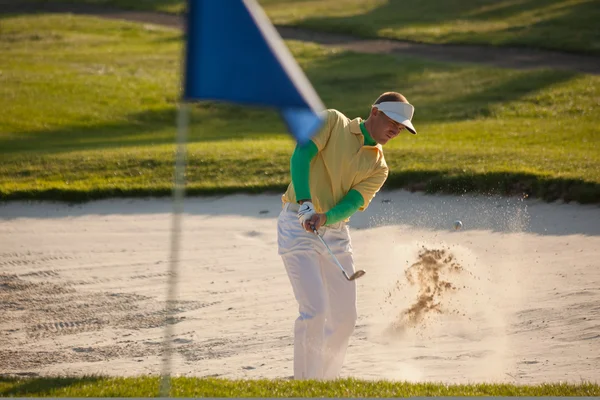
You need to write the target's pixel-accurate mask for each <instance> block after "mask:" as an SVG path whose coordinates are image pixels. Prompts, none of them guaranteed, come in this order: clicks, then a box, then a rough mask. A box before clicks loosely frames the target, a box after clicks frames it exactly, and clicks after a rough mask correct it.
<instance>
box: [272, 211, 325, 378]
mask: <svg viewBox="0 0 600 400" xmlns="http://www.w3.org/2000/svg"><path fill="white" fill-rule="evenodd" d="M277 225H278V226H277V236H278V238H277V240H278V245H279V254H280V255H281V258H282V260H283V263H284V265H285V269H286V271H287V274H288V277H289V279H290V283H291V284H292V289H293V291H294V296H295V297H296V301H297V302H298V309H299V314H300V315H299V316H298V318H297V319H296V322H295V324H294V378H295V379H322V378H323V345H324V343H323V342H324V335H325V333H324V331H325V315H326V308H327V295H326V291H325V286H324V283H323V277H322V273H321V270H322V267H321V259H322V256H321V255H320V254H319V253H318V252H317V250H316V248H315V243H316V242H317V241H318V239H317V238H316V237H314V235H312V234H310V233H308V232H306V231H305V230H304V229H302V227H301V226H300V224H299V223H298V220H297V218H296V216H295V214H292V213H288V212H286V211H283V212H282V213H281V215H280V216H279V220H278V224H277Z"/></svg>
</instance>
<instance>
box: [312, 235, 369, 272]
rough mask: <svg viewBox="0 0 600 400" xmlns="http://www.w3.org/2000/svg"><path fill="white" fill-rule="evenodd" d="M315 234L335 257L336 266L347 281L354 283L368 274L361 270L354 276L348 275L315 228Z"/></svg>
mask: <svg viewBox="0 0 600 400" xmlns="http://www.w3.org/2000/svg"><path fill="white" fill-rule="evenodd" d="M313 232H314V233H315V235H317V237H318V238H319V240H320V241H321V243H323V244H324V245H325V248H326V249H327V251H328V252H329V254H331V257H333V261H335V264H336V265H337V266H338V267H339V269H341V270H342V273H343V274H344V277H345V278H346V280H349V281H353V280H355V279H358V278H360V277H361V276H363V275H364V274H366V272H365V271H364V270H362V269H359V270H358V271H356V272H355V273H353V274H352V275H350V276H348V274H347V273H346V271H345V270H344V267H342V264H340V262H339V261H338V259H337V258H336V256H335V255H334V254H333V252H332V251H331V249H330V248H329V246H327V243H325V241H324V240H323V238H322V237H321V235H319V232H317V230H316V229H315V228H313Z"/></svg>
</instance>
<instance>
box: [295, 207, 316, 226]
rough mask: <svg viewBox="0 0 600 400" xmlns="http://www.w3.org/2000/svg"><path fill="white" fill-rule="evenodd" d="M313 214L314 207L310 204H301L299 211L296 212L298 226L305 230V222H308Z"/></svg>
mask: <svg viewBox="0 0 600 400" xmlns="http://www.w3.org/2000/svg"><path fill="white" fill-rule="evenodd" d="M315 213H316V211H315V206H314V205H313V203H312V202H310V201H304V202H302V205H300V209H299V210H298V220H300V225H302V227H303V228H304V229H306V225H305V222H307V221H309V220H310V219H311V218H312V216H313V215H315Z"/></svg>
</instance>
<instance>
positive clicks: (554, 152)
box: [0, 15, 600, 202]
mask: <svg viewBox="0 0 600 400" xmlns="http://www.w3.org/2000/svg"><path fill="white" fill-rule="evenodd" d="M1 22H2V24H0V51H1V52H2V54H3V57H2V58H0V71H1V74H0V109H2V111H3V112H2V114H1V115H0V156H1V159H2V163H1V164H0V196H1V197H2V198H3V199H18V198H48V199H64V200H81V199H92V198H100V197H106V196H114V195H167V194H169V193H170V188H171V185H172V175H173V154H174V144H173V142H174V137H175V115H176V103H177V99H178V93H179V92H178V85H179V83H180V82H179V79H180V78H179V74H180V66H179V63H180V57H181V38H180V33H179V32H178V31H175V30H169V29H163V28H160V27H156V26H152V25H144V24H136V23H127V22H117V21H106V20H101V19H97V18H92V17H75V16H68V15H38V16H17V17H3V19H2V21H1ZM288 45H289V46H290V48H291V50H292V51H293V54H294V55H295V56H296V58H297V60H298V61H299V62H300V64H301V66H302V67H303V68H304V69H305V70H306V73H307V75H308V76H309V78H310V79H311V81H312V82H313V84H314V86H315V88H316V89H317V91H318V92H319V94H320V95H321V97H322V99H323V101H324V102H325V104H326V105H327V106H328V107H332V108H337V109H339V110H341V111H343V112H344V113H347V114H348V115H350V116H362V117H366V116H367V113H368V110H369V104H371V102H372V101H373V100H374V99H375V98H376V97H377V96H378V94H379V93H381V92H382V91H386V90H389V89H395V90H398V91H401V92H403V93H404V94H405V95H406V96H407V97H408V99H409V100H410V101H411V102H412V103H413V104H415V105H416V113H415V119H414V123H415V124H416V126H417V127H418V129H419V132H420V133H419V135H417V136H412V135H408V134H407V135H404V136H401V137H399V138H398V139H396V140H395V141H394V142H393V143H391V144H390V145H388V146H386V155H387V157H386V158H387V161H388V164H389V165H390V167H391V170H392V173H391V176H390V178H389V180H388V182H387V187H388V188H393V187H416V188H418V189H425V190H430V191H436V190H444V191H449V192H459V193H460V192H464V191H481V192H494V191H496V192H502V193H504V192H511V193H529V194H532V195H538V196H544V197H547V198H549V199H552V198H558V197H563V198H567V199H576V200H579V201H582V202H595V201H598V199H600V189H599V187H600V186H599V183H600V152H598V151H597V149H598V146H599V144H600V135H599V134H598V130H597V129H598V128H597V127H598V122H600V117H599V116H598V113H597V109H598V105H599V102H600V77H598V76H592V75H583V74H575V73H569V72H558V71H551V70H528V71H516V70H506V69H492V68H488V67H478V66H474V65H457V64H442V63H433V62H428V61H426V60H423V59H414V58H402V57H394V56H374V55H362V54H356V53H347V52H339V51H334V50H330V49H324V48H321V47H318V46H316V45H312V44H305V43H300V42H288ZM192 122H193V126H192V129H191V133H190V141H189V147H188V150H189V153H188V166H189V169H188V174H187V177H188V184H189V190H190V192H189V193H192V194H194V193H195V194H198V193H215V192H219V193H224V192H231V191H238V190H244V191H264V190H281V189H282V188H284V187H285V185H287V183H288V179H289V175H288V169H289V155H290V154H291V151H292V149H293V142H292V140H291V138H290V137H289V136H288V135H287V133H286V132H285V128H284V126H283V124H282V122H281V120H280V119H279V117H278V116H277V114H276V113H275V112H273V111H271V110H263V109H260V110H259V109H249V108H240V107H236V106H231V105H215V104H209V103H203V104H200V105H198V106H196V107H195V108H194V112H193V115H192Z"/></svg>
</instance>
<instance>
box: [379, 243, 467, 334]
mask: <svg viewBox="0 0 600 400" xmlns="http://www.w3.org/2000/svg"><path fill="white" fill-rule="evenodd" d="M464 272H465V269H464V268H463V267H462V266H461V265H460V264H459V263H458V262H457V261H456V257H455V256H454V255H453V254H452V253H451V252H450V251H449V250H448V249H428V248H426V247H425V246H422V247H421V249H420V251H419V253H418V256H417V261H416V262H414V263H413V264H412V265H411V266H410V267H409V268H407V269H406V271H405V273H404V275H405V278H406V282H407V283H408V285H410V286H412V287H414V288H416V290H417V294H416V298H415V299H414V301H413V302H412V303H411V304H410V305H409V306H408V307H407V308H405V309H403V310H401V311H400V312H399V313H398V314H397V316H396V318H395V320H394V321H392V323H391V324H390V325H389V327H388V328H387V330H386V333H387V334H392V335H394V336H397V335H398V334H402V333H404V332H405V330H406V329H407V328H411V327H417V326H421V325H424V324H425V321H426V319H427V318H428V317H429V316H430V315H432V314H444V313H456V314H458V313H460V311H459V310H452V309H449V308H448V307H447V306H444V299H445V297H447V296H448V294H450V293H452V292H455V291H457V290H458V286H457V285H456V284H454V283H453V282H452V279H451V277H452V276H455V275H457V274H461V273H464ZM401 287H402V283H401V281H400V280H398V281H397V282H396V287H395V289H396V290H399V289H400V288H401ZM394 291H395V290H394ZM392 295H393V293H392V292H390V293H389V294H388V296H387V299H386V301H387V300H391V298H392Z"/></svg>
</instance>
